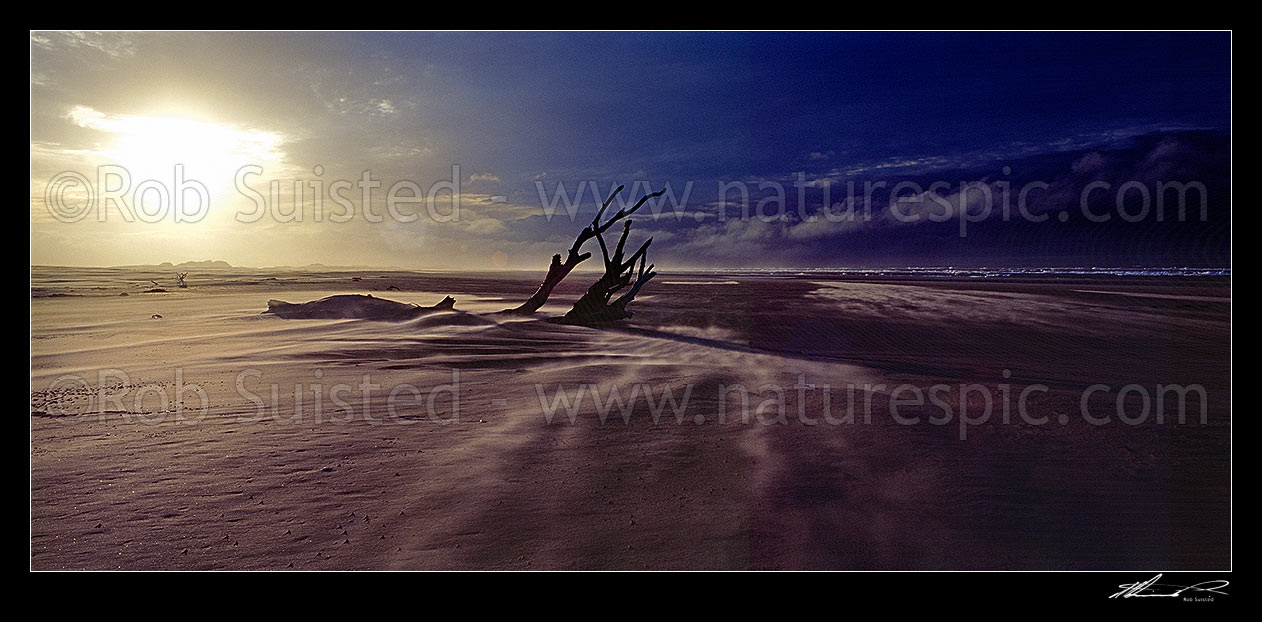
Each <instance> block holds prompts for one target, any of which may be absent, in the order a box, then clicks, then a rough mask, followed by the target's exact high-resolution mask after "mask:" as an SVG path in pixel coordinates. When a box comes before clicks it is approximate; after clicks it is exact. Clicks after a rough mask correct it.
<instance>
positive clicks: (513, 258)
mask: <svg viewBox="0 0 1262 622" xmlns="http://www.w3.org/2000/svg"><path fill="white" fill-rule="evenodd" d="M30 49H31V261H32V263H33V264H41V265H44V264H46V265H129V264H150V263H160V262H164V261H170V262H175V263H178V262H182V261H190V260H207V259H215V260H223V261H228V262H230V263H232V264H234V265H242V266H279V265H305V264H310V263H321V264H326V265H374V266H397V267H405V268H432V269H462V268H464V269H497V268H498V269H505V268H506V269H543V268H545V267H546V265H547V262H548V258H549V257H550V256H551V255H552V254H553V253H559V252H564V250H565V249H566V248H568V247H569V244H570V243H571V242H572V241H573V239H574V236H575V235H576V234H577V233H578V231H579V230H580V229H581V228H582V227H583V226H585V225H586V224H587V223H588V222H590V220H591V218H592V217H593V215H594V213H595V210H596V209H597V207H598V204H599V203H600V202H601V200H602V199H603V198H604V197H605V196H606V195H608V194H609V192H610V191H611V190H612V189H613V188H614V187H616V186H617V185H620V184H621V185H625V186H626V190H625V191H624V193H623V194H621V195H619V197H618V199H617V201H624V200H634V199H636V198H638V197H639V196H640V195H642V194H644V193H645V192H647V191H649V190H650V189H651V190H658V189H662V188H667V189H668V192H667V194H666V195H665V196H664V197H662V198H661V199H660V200H654V201H651V202H650V203H649V204H648V205H646V207H645V209H642V210H641V212H640V213H638V214H637V215H636V217H635V218H634V220H635V224H634V228H633V231H632V241H633V242H638V241H639V240H642V239H644V238H646V237H648V236H652V237H653V239H654V242H653V246H652V250H651V251H650V258H651V260H652V261H654V262H656V263H657V264H658V266H659V267H662V268H667V269H669V268H680V269H684V268H780V267H843V266H889V265H900V266H901V265H1174V264H1178V265H1228V264H1229V263H1230V185H1231V184H1230V163H1231V160H1230V154H1231V140H1230V137H1231V40H1230V34H1229V33H1142V32H1128V33H1117V32H1113V33H1102V32H1073V33H1051V32H1039V33H1034V32H1017V33H985V32H968V33H935V32H868V33H863V32H838V33H807V32H782V33H776V32H769V33H750V32H601V33H503V32H485V33H127V32H109V33H78V32H76V33H68V32H39V31H37V32H32V33H31V46H30ZM176 165H179V170H178V171H177V167H176ZM120 169H121V170H122V171H125V175H126V179H125V180H124V178H123V177H121V176H120V174H119V170H120ZM243 171H245V172H244V173H243ZM366 172H367V174H368V175H369V178H370V179H372V180H377V181H378V182H380V184H381V185H380V187H378V188H375V189H371V190H372V192H371V193H370V194H368V195H367V196H365V194H364V192H363V190H364V189H363V188H362V187H361V186H362V185H363V184H362V183H361V182H362V180H363V179H364V177H363V176H364V175H365V174H366ZM149 180H152V181H149ZM190 180H192V181H193V182H196V185H198V187H201V188H204V190H205V193H204V195H203V194H202V193H200V192H199V191H198V188H197V187H194V188H192V189H191V190H190V189H188V187H189V184H188V182H189V181H190ZM124 182H126V183H124ZM847 183H850V184H855V185H857V187H858V188H859V190H858V191H857V192H849V193H848V192H847V186H846V184H847ZM1093 183H1094V184H1101V183H1103V184H1108V188H1097V189H1096V190H1093V191H1091V192H1088V193H1087V194H1086V198H1085V199H1084V198H1083V197H1084V191H1086V190H1088V189H1089V187H1090V185H1091V184H1093ZM1163 183H1180V184H1184V186H1185V187H1192V188H1194V189H1195V190H1194V191H1193V194H1192V195H1190V196H1192V197H1193V198H1191V199H1188V200H1189V201H1191V203H1190V205H1191V207H1189V208H1188V211H1189V212H1190V213H1194V214H1195V217H1189V218H1188V219H1175V218H1171V217H1169V213H1168V212H1166V214H1165V215H1166V217H1164V218H1162V217H1159V216H1158V214H1160V213H1161V211H1160V210H1159V209H1156V208H1154V204H1155V203H1157V201H1156V198H1157V197H1161V196H1171V197H1173V196H1175V195H1177V193H1178V191H1177V190H1176V191H1175V193H1176V194H1175V195H1169V194H1163V193H1167V191H1168V189H1163V188H1164V187H1163V186H1160V184H1163ZM273 184H274V185H275V190H274V191H273V190H270V188H271V187H272V185H273ZM864 184H876V185H877V187H876V190H875V191H874V192H871V193H867V194H865V193H864V191H863V187H864ZM880 184H884V186H880ZM899 184H903V186H904V187H903V189H902V192H901V194H898V195H897V196H892V195H891V193H890V192H889V189H890V188H891V187H893V186H896V185H899ZM935 184H936V186H935ZM966 184H972V185H973V186H972V190H971V191H969V190H965V189H964V188H965V185H966ZM1127 184H1130V185H1129V186H1128V185H1127ZM931 186H932V187H936V189H930V188H931ZM339 187H340V188H341V190H340V191H336V192H335V188H339ZM392 187H393V188H394V192H395V197H396V199H397V200H396V201H395V202H391V203H392V206H388V205H387V202H388V201H387V196H386V195H387V192H388V191H390V189H391V188H392ZM1026 187H1029V188H1032V190H1031V191H1030V193H1029V194H1028V196H1029V201H1028V203H1027V204H1025V205H1024V206H1023V207H1024V209H1023V210H1022V211H1021V212H1020V217H1012V216H1011V213H1012V210H1011V209H1007V210H1004V209H1003V205H1002V203H1001V201H1000V200H999V199H996V198H995V197H997V196H1000V195H1002V194H1003V193H1004V189H1005V188H1015V189H1021V188H1026ZM1123 188H1124V189H1125V190H1119V189H1123ZM580 189H581V190H582V192H581V194H580ZM1014 192H1015V191H1014ZM339 193H340V194H339ZM1202 193H1203V194H1204V195H1205V197H1206V199H1205V204H1204V207H1203V208H1202V207H1201V204H1200V203H1198V200H1199V198H1200V196H1201V194H1202ZM930 194H933V197H930V196H929V195H930ZM412 196H420V197H422V198H425V197H428V200H426V201H422V202H416V201H408V200H407V199H408V198H409V197H412ZM107 197H113V198H109V200H107ZM598 197H599V198H598ZM1185 198H1186V197H1185ZM979 201H982V202H984V203H979ZM120 203H121V205H120ZM203 204H204V205H205V208H204V209H203V208H202V207H203ZM620 205H622V203H620V202H615V206H620ZM1169 208H1170V206H1169V205H1166V206H1165V209H1167V210H1168V209H1169ZM935 209H937V210H938V212H937V213H940V214H942V215H943V217H942V218H941V219H939V218H934V217H933V216H934V215H935ZM970 209H972V212H970V211H969V210H970ZM181 213H184V214H187V217H181V216H180V214H181ZM843 214H844V215H843ZM1065 214H1068V216H1065ZM1099 214H1108V215H1111V216H1112V217H1111V218H1110V219H1108V220H1107V221H1104V222H1093V221H1092V220H1091V219H1090V218H1088V216H1089V215H1090V216H1096V215H1099ZM1137 214H1138V215H1139V217H1136V215H1137ZM910 215H919V216H921V217H920V218H915V219H912V218H910V217H909V216H910ZM948 216H950V217H948ZM1040 217H1041V218H1040Z"/></svg>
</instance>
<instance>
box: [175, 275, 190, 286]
mask: <svg viewBox="0 0 1262 622" xmlns="http://www.w3.org/2000/svg"><path fill="white" fill-rule="evenodd" d="M186 277H188V273H187V272H176V273H175V284H176V285H177V286H178V287H188V285H187V284H186V283H184V279H185V278H186Z"/></svg>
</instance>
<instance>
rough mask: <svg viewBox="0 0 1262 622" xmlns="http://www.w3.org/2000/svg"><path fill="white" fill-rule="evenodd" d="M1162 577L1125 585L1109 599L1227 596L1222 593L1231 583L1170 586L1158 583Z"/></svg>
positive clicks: (1219, 581)
mask: <svg viewBox="0 0 1262 622" xmlns="http://www.w3.org/2000/svg"><path fill="white" fill-rule="evenodd" d="M1160 578H1161V575H1157V576H1155V577H1153V578H1151V579H1149V580H1147V581H1143V582H1139V583H1123V584H1121V585H1119V586H1118V587H1120V588H1122V591H1120V592H1118V593H1116V594H1114V595H1112V596H1110V597H1109V598H1146V597H1153V596H1155V597H1165V598H1173V597H1178V596H1181V595H1183V593H1184V592H1209V593H1211V594H1221V595H1223V596H1226V595H1227V592H1222V591H1220V590H1222V589H1223V588H1225V587H1227V586H1228V585H1230V583H1229V582H1227V581H1224V580H1222V579H1214V580H1212V581H1202V582H1200V583H1197V584H1196V585H1188V586H1183V585H1170V584H1168V583H1157V580H1158V579H1160Z"/></svg>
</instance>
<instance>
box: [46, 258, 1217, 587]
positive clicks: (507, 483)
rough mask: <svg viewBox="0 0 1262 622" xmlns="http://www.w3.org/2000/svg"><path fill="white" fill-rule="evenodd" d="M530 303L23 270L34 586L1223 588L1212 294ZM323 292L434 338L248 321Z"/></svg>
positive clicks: (380, 278)
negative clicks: (702, 578) (603, 321)
mask: <svg viewBox="0 0 1262 622" xmlns="http://www.w3.org/2000/svg"><path fill="white" fill-rule="evenodd" d="M540 276H541V275H538V274H533V273H531V274H527V273H521V274H516V273H498V274H497V273H488V274H469V275H460V274H450V273H448V274H444V273H405V272H391V271H374V270H363V271H357V272H301V271H268V272H264V271H257V270H256V271H251V270H223V271H213V272H210V271H208V272H206V273H203V274H193V275H191V276H190V277H189V287H188V288H187V289H179V288H176V287H174V286H173V283H170V282H169V281H171V275H169V274H166V273H160V272H152V273H151V272H148V271H144V270H141V269H104V268H101V269H87V268H46V267H34V268H33V269H32V300H31V367H32V369H31V424H30V425H31V432H30V433H31V565H32V567H33V568H35V569H299V570H312V569H632V570H638V569H882V570H883V569H958V570H966V569H1054V570H1095V569H1136V570H1138V569H1144V570H1151V569H1169V570H1192V569H1226V568H1229V567H1230V564H1231V557H1230V550H1231V539H1230V536H1231V523H1230V500H1231V499H1230V456H1231V453H1230V452H1231V446H1230V412H1231V399H1230V397H1231V396H1230V391H1231V384H1230V295H1231V293H1230V283H1229V280H1227V279H1220V278H1172V277H1145V278H1122V277H1086V276H1083V277H1073V278H1051V277H1049V278H1036V277H1028V278H1007V279H964V278H955V279H929V278H919V279H910V278H905V279H880V278H868V279H864V280H856V279H842V278H833V277H828V276H824V275H798V276H788V275H775V276H773V275H749V274H736V275H732V274H725V275H715V274H672V273H667V272H663V273H662V275H661V276H659V277H658V278H657V279H656V280H654V281H653V282H651V283H650V284H649V285H648V287H646V288H645V290H644V291H643V293H641V295H640V296H639V297H637V299H636V300H635V302H634V303H632V305H631V307H630V309H631V310H633V311H635V312H636V315H635V316H634V317H633V318H632V319H631V320H628V321H626V322H624V323H622V324H621V325H619V326H614V327H605V328H585V327H576V326H564V325H558V324H555V323H552V322H548V321H547V318H549V317H555V316H559V315H561V314H563V313H564V312H565V311H566V310H567V309H568V306H569V304H570V303H572V302H573V300H575V299H576V298H577V297H578V296H579V295H580V294H581V293H582V291H583V290H584V289H585V288H586V286H587V285H588V284H589V282H590V280H591V275H588V274H586V273H581V272H575V273H574V274H572V275H570V277H569V278H568V279H567V280H566V281H565V282H564V283H562V285H561V286H560V287H558V289H557V290H556V291H555V292H554V293H553V295H552V298H551V301H550V302H549V304H548V305H547V306H546V307H544V309H543V310H542V311H541V312H540V313H539V314H537V315H536V316H527V317H518V316H505V315H498V314H496V313H495V311H498V310H500V309H503V308H505V307H510V306H514V305H516V304H517V303H519V302H520V301H521V300H524V299H525V298H526V297H528V296H529V295H530V293H531V292H532V291H533V289H534V287H535V285H536V284H537V279H538V278H540ZM149 279H154V280H157V281H158V282H159V283H160V284H161V283H166V284H165V285H161V286H160V287H158V288H157V289H164V290H166V291H162V292H148V293H147V292H146V290H151V289H155V287H154V285H153V284H152V283H150V282H149ZM122 293H127V294H128V295H127V296H121V295H120V294H122ZM334 294H372V295H373V296H375V297H378V298H387V299H390V300H395V301H400V302H405V303H415V304H418V305H425V306H428V305H434V304H435V303H438V302H439V301H440V300H441V299H442V298H443V297H444V296H447V295H450V296H453V297H454V298H455V299H456V304H455V310H454V311H436V312H433V313H425V314H421V315H420V316H419V317H416V318H411V319H407V320H406V321H374V320H365V319H330V320H325V319H302V320H297V319H282V318H279V317H275V316H273V315H267V314H263V313H262V311H264V310H266V309H267V301H268V300H269V299H278V300H284V301H288V302H292V303H302V302H306V301H311V300H316V299H318V298H321V297H324V296H329V295H334ZM366 383H367V384H368V385H370V386H369V387H368V389H367V390H366V391H365V389H364V388H363V386H364V385H365V384H366ZM825 385H827V386H825ZM935 385H938V386H940V387H945V389H940V390H939V391H938V392H937V393H936V395H937V397H938V398H939V400H940V402H942V403H944V404H946V405H947V406H946V407H942V406H940V405H939V404H938V403H937V402H934V401H932V400H928V399H925V400H922V402H923V403H921V404H916V403H914V402H915V400H914V399H913V397H914V394H915V391H916V390H922V391H925V392H926V393H927V392H928V389H929V388H930V387H933V386H935ZM1093 385H1103V386H1105V387H1106V388H1105V389H1098V390H1095V391H1093V392H1091V393H1089V394H1088V396H1087V397H1086V398H1085V403H1086V404H1087V407H1088V411H1089V412H1090V413H1091V414H1093V416H1101V417H1102V416H1110V417H1111V421H1110V422H1109V423H1103V424H1099V423H1092V422H1089V421H1087V420H1086V419H1085V418H1084V417H1083V413H1082V404H1083V400H1084V398H1083V394H1084V391H1086V390H1087V389H1088V387H1091V386H1093ZM1128 385H1134V386H1133V387H1132V388H1131V389H1129V390H1127V391H1124V390H1123V388H1124V387H1127V386H1128ZM1158 385H1161V386H1166V387H1168V386H1170V385H1178V386H1182V387H1188V386H1192V385H1199V386H1200V387H1203V389H1204V395H1205V396H1206V401H1205V407H1204V415H1203V417H1202V409H1201V406H1200V401H1199V398H1197V397H1196V395H1192V396H1191V397H1189V398H1188V401H1189V403H1188V405H1187V410H1188V414H1187V417H1186V420H1185V422H1184V423H1182V424H1180V423H1179V422H1178V421H1177V420H1176V419H1177V417H1176V414H1177V412H1176V409H1175V408H1174V407H1175V406H1177V404H1176V402H1177V399H1176V397H1177V396H1176V395H1174V394H1172V393H1166V394H1164V395H1162V394H1160V393H1159V392H1158V389H1157V387H1158ZM1031 386H1036V387H1042V389H1040V390H1035V391H1033V392H1031V393H1030V394H1029V395H1030V397H1029V399H1028V400H1027V401H1026V402H1025V404H1026V408H1025V412H1026V414H1027V415H1028V417H1030V418H1032V419H1036V420H1037V419H1041V418H1043V417H1046V418H1047V422H1046V423H1042V424H1034V423H1030V422H1028V421H1024V420H1023V419H1022V418H1021V417H1019V416H1018V413H1017V411H1016V408H1015V404H1016V400H1017V395H1018V394H1020V393H1021V392H1022V391H1023V390H1024V389H1026V388H1027V387H1031ZM734 387H743V388H744V389H745V390H746V391H747V394H748V407H747V408H742V402H741V398H740V390H739V388H734ZM900 387H901V388H900ZM273 388H274V389H275V392H273ZM896 388H898V390H897V391H896V390H895V389H896ZM913 388H914V390H913ZM615 389H617V390H618V392H619V395H621V396H622V397H623V398H624V403H627V404H628V407H627V409H626V410H625V415H626V417H625V419H624V416H623V415H624V412H623V411H620V410H619V409H618V407H617V405H616V404H614V405H613V407H612V408H611V409H608V408H607V409H605V410H606V411H607V416H605V417H604V418H603V421H602V416H601V412H600V410H601V408H600V407H599V405H598V404H597V400H596V398H593V395H596V396H598V397H599V400H600V401H601V402H604V403H607V402H605V400H608V399H609V396H610V395H611V393H612V391H614V390H615ZM295 390H297V392H298V396H297V397H295ZM392 391H395V396H394V398H391V396H390V394H391V392H392ZM580 391H582V392H583V393H584V398H583V401H578V402H577V403H576V404H575V400H577V396H578V395H579V392H580ZM667 391H669V392H670V394H671V395H672V396H673V397H674V398H675V404H673V405H672V404H671V403H670V402H669V401H667V400H665V395H666V392H667ZM365 392H366V393H367V395H365ZM633 392H634V396H633V395H632V394H633ZM559 393H563V394H564V396H565V397H567V398H569V399H570V401H571V404H572V405H574V408H573V410H572V411H567V410H566V408H565V406H564V404H562V403H559V402H557V401H556V398H557V396H558V394H559ZM894 393H897V394H898V395H892V394H894ZM1119 395H1122V396H1123V397H1122V403H1123V407H1124V408H1123V413H1122V414H1124V415H1127V416H1129V417H1135V418H1138V415H1139V413H1142V412H1145V407H1144V405H1145V403H1146V404H1147V405H1148V406H1147V409H1146V412H1147V413H1148V414H1147V416H1146V418H1145V420H1144V421H1142V422H1139V423H1136V424H1134V425H1131V424H1128V423H1125V422H1123V421H1121V420H1119V416H1118V413H1117V410H1116V404H1117V400H1118V399H1119ZM457 396H458V397H457ZM1005 396H1007V397H1006V398H1005ZM892 397H893V398H898V399H893V400H892V399H891V398H892ZM987 401H990V402H991V403H992V406H993V408H992V409H991V411H990V416H989V418H988V419H987V420H986V421H984V422H977V423H971V424H969V425H965V426H961V424H960V419H961V417H962V416H967V417H972V418H974V419H976V418H978V417H980V414H981V412H982V409H983V408H984V407H985V403H986V402H987ZM866 403H870V404H871V405H870V406H865V404H866ZM891 403H896V404H897V408H898V415H899V416H900V417H902V418H903V419H904V421H905V420H906V419H907V418H911V417H919V422H918V423H913V424H904V423H900V422H899V420H897V419H895V417H894V416H893V415H894V413H891V412H890V409H891ZM1002 404H1013V406H1012V407H1011V408H1010V412H1009V413H1008V414H1009V419H1010V420H1009V421H1008V422H1007V423H1004V422H1003V421H1002V420H1001V418H1002V415H1003V413H1002V411H1001V408H1002V406H1001V405H1002ZM553 406H555V407H556V408H555V409H553V408H552V407H553ZM675 406H678V408H675ZM1158 406H1161V407H1163V411H1164V420H1163V421H1161V422H1158V421H1156V411H1157V410H1158ZM963 408H968V409H969V410H968V411H967V413H966V414H965V412H964V411H963V410H962V409H963ZM947 412H950V413H951V414H952V415H953V418H952V420H951V421H950V422H948V423H946V424H942V425H939V424H936V423H931V422H930V421H929V419H930V418H933V417H942V416H944V414H946V413H947ZM549 413H550V414H549ZM571 415H573V417H572V419H571ZM825 415H827V416H828V417H830V418H831V419H832V421H831V422H830V421H828V420H826V419H825ZM847 415H849V416H850V420H848V421H847V420H846V419H847ZM962 437H963V438H962Z"/></svg>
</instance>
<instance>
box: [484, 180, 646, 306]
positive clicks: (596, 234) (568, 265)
mask: <svg viewBox="0 0 1262 622" xmlns="http://www.w3.org/2000/svg"><path fill="white" fill-rule="evenodd" d="M624 187H625V186H618V187H617V188H615V189H614V191H613V192H612V193H611V194H610V195H609V198H608V199H606V200H605V202H604V204H603V205H601V206H600V210H598V211H597V212H596V217H595V218H593V219H592V224H590V225H588V226H587V227H584V228H583V230H582V231H580V232H579V234H578V237H576V238H575V239H574V245H573V246H571V247H570V250H569V253H568V254H567V255H566V258H565V261H564V262H562V261H561V255H560V254H559V253H558V254H556V255H553V256H552V264H551V265H550V266H548V273H547V275H545V276H544V279H543V282H542V283H540V284H539V288H538V289H537V290H535V293H534V295H532V296H531V297H530V298H528V299H527V300H526V301H525V302H523V303H521V304H520V305H518V306H516V307H513V308H511V309H505V310H503V311H501V313H512V314H518V315H528V314H531V313H534V312H536V311H538V310H539V308H540V307H542V306H543V305H544V304H545V303H547V302H548V296H550V295H551V294H552V290H553V289H554V288H556V286H557V284H559V283H560V282H561V280H562V279H564V278H565V277H566V276H568V275H569V274H570V272H571V271H572V270H574V267H575V266H577V265H578V264H580V263H582V262H584V261H586V260H587V259H588V258H590V257H591V256H592V254H591V253H580V251H581V250H582V248H583V245H584V244H586V243H587V241H588V240H591V239H592V238H596V241H597V242H599V243H600V251H601V256H602V257H603V258H604V261H605V271H606V272H608V271H609V266H610V263H611V261H613V259H611V258H610V256H609V249H608V247H607V246H606V245H605V239H604V237H603V235H602V234H603V233H604V232H605V231H608V230H609V228H610V227H612V226H613V224H614V223H615V222H618V221H619V220H623V219H624V218H626V217H628V216H630V215H632V214H634V213H635V212H636V211H637V210H639V209H640V208H641V207H642V206H643V205H644V204H645V202H647V201H648V200H649V199H652V198H655V197H660V196H662V194H664V193H665V192H666V190H665V189H662V190H659V191H657V192H654V193H652V194H646V195H644V196H643V197H640V199H639V200H638V201H636V203H635V205H633V206H631V207H630V208H623V209H620V210H618V212H617V213H615V214H614V215H613V216H611V217H610V218H609V220H607V221H605V222H604V224H601V222H600V218H601V217H602V216H604V215H605V211H606V210H608V209H609V206H610V205H611V204H612V203H613V200H614V198H615V197H617V196H618V194H619V193H620V192H622V190H623V188H624ZM630 227H631V223H630V221H627V223H626V225H625V227H624V228H623V233H622V239H621V240H619V242H618V247H617V249H616V250H615V251H614V256H615V257H616V258H617V264H619V265H620V264H621V263H622V261H621V253H622V247H623V245H624V244H625V243H626V239H627V233H628V232H629V231H630ZM645 246H646V247H647V244H646V245H645ZM643 250H644V249H643V248H642V249H641V250H640V251H638V252H640V253H641V254H642V253H643ZM619 272H621V270H619ZM629 281H630V279H629V278H628V282H629ZM624 285H625V284H624Z"/></svg>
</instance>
